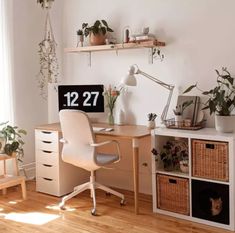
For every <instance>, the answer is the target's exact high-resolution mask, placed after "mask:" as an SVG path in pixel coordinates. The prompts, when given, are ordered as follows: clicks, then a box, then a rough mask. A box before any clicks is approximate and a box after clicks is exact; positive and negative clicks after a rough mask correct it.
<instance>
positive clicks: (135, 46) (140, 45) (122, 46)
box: [65, 40, 165, 53]
mask: <svg viewBox="0 0 235 233" xmlns="http://www.w3.org/2000/svg"><path fill="white" fill-rule="evenodd" d="M157 46H165V42H160V41H157V40H155V41H144V42H139V43H123V44H110V45H97V46H84V47H76V48H65V52H66V53H79V52H98V51H110V50H122V49H140V48H154V47H157Z"/></svg>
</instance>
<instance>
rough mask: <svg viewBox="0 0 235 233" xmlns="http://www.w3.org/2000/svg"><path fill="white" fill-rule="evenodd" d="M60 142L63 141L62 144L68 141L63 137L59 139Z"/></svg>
mask: <svg viewBox="0 0 235 233" xmlns="http://www.w3.org/2000/svg"><path fill="white" fill-rule="evenodd" d="M60 142H61V143H64V144H65V143H68V141H67V140H66V139H64V138H61V139H60Z"/></svg>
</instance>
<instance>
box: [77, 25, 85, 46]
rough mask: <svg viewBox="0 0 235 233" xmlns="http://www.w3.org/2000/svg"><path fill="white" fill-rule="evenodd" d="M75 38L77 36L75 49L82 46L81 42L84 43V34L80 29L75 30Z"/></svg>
mask: <svg viewBox="0 0 235 233" xmlns="http://www.w3.org/2000/svg"><path fill="white" fill-rule="evenodd" d="M77 36H78V41H77V47H78V46H81V47H82V46H83V42H84V34H83V31H82V30H81V29H79V30H77Z"/></svg>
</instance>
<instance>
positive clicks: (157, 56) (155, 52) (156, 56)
mask: <svg viewBox="0 0 235 233" xmlns="http://www.w3.org/2000/svg"><path fill="white" fill-rule="evenodd" d="M152 55H153V58H154V59H156V60H157V59H159V60H160V61H163V60H164V58H165V56H164V54H162V52H161V49H160V48H153V54H152Z"/></svg>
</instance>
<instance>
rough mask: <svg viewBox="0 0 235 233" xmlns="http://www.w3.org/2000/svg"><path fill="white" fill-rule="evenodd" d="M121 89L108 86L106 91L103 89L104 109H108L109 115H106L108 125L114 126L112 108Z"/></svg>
mask: <svg viewBox="0 0 235 233" xmlns="http://www.w3.org/2000/svg"><path fill="white" fill-rule="evenodd" d="M122 89H123V88H122V87H121V88H119V89H118V88H116V87H113V88H112V86H111V85H109V87H108V89H106V88H105V91H104V93H103V95H104V97H105V102H106V107H107V108H108V109H109V113H108V114H109V115H108V122H109V124H110V125H113V124H114V115H113V114H114V112H113V111H114V107H115V103H116V101H117V98H118V96H119V95H120V94H121V91H122Z"/></svg>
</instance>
